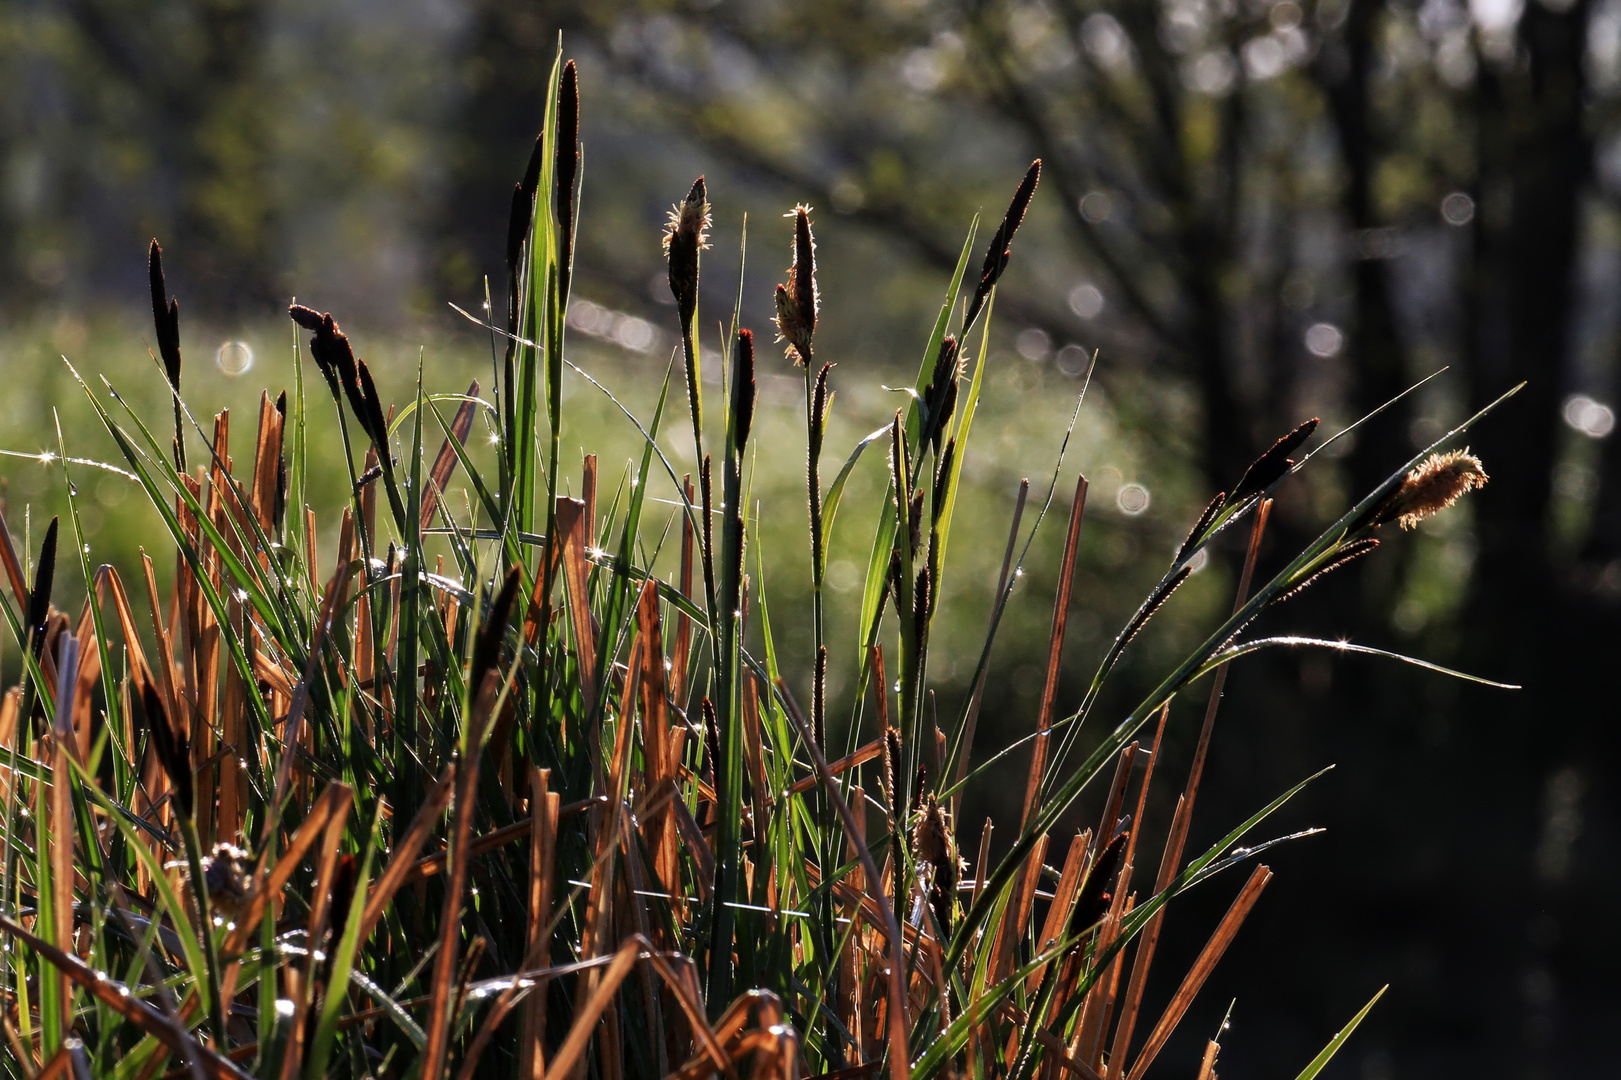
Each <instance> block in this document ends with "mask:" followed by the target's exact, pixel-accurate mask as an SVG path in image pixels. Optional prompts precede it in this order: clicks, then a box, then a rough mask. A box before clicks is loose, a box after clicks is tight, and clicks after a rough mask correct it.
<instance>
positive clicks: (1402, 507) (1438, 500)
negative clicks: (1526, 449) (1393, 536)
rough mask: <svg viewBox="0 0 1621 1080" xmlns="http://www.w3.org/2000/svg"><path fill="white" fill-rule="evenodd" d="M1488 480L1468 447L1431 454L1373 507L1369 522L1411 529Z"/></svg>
mask: <svg viewBox="0 0 1621 1080" xmlns="http://www.w3.org/2000/svg"><path fill="white" fill-rule="evenodd" d="M1488 479H1490V477H1488V476H1487V475H1486V469H1485V467H1484V466H1482V465H1481V463H1480V459H1479V458H1477V457H1475V456H1474V455H1473V454H1471V453H1470V452H1469V450H1468V449H1467V448H1465V449H1463V450H1453V451H1451V452H1449V453H1445V454H1431V455H1430V456H1429V457H1427V458H1425V459H1424V461H1423V462H1422V463H1421V464H1420V465H1419V466H1418V468H1416V469H1414V470H1413V471H1412V472H1410V473H1408V474H1407V477H1406V479H1404V480H1403V481H1402V482H1401V484H1400V486H1398V487H1397V488H1396V490H1395V491H1392V492H1391V493H1390V494H1389V495H1387V496H1386V497H1385V499H1384V501H1383V502H1381V503H1380V504H1379V505H1378V506H1377V507H1375V508H1374V510H1373V512H1372V515H1371V520H1370V521H1369V522H1368V525H1369V526H1371V527H1373V528H1377V527H1379V526H1380V525H1385V524H1388V523H1389V522H1392V521H1394V522H1397V523H1398V524H1400V525H1401V527H1402V528H1404V529H1411V528H1413V527H1414V526H1416V525H1417V524H1418V523H1419V522H1421V521H1423V520H1424V519H1425V518H1428V517H1433V516H1434V515H1436V514H1439V513H1440V512H1441V511H1442V510H1445V509H1446V508H1447V507H1449V506H1451V505H1452V504H1453V503H1455V502H1457V501H1458V500H1459V499H1460V498H1462V497H1463V496H1464V495H1467V494H1468V493H1469V492H1471V491H1473V490H1475V489H1476V488H1481V487H1485V486H1486V481H1487V480H1488Z"/></svg>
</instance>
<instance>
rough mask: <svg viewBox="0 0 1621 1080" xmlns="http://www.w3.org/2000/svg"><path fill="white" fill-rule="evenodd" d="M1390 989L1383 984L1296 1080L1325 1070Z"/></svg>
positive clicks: (1304, 1078)
mask: <svg viewBox="0 0 1621 1080" xmlns="http://www.w3.org/2000/svg"><path fill="white" fill-rule="evenodd" d="M1389 989H1390V987H1389V986H1388V985H1386V986H1381V987H1380V988H1379V992H1378V993H1377V994H1375V995H1373V998H1372V999H1371V1000H1370V1001H1369V1002H1368V1003H1367V1004H1366V1005H1364V1006H1362V1009H1361V1011H1360V1012H1358V1013H1357V1014H1356V1015H1355V1016H1353V1017H1351V1020H1350V1023H1348V1024H1346V1025H1345V1026H1344V1027H1343V1028H1341V1029H1340V1033H1339V1034H1338V1035H1336V1036H1334V1037H1333V1038H1332V1039H1330V1040H1329V1041H1328V1045H1327V1046H1325V1047H1323V1049H1322V1052H1321V1053H1319V1054H1318V1055H1317V1056H1316V1057H1314V1058H1312V1059H1311V1064H1310V1065H1307V1066H1306V1067H1305V1068H1304V1069H1302V1070H1301V1071H1300V1075H1299V1076H1297V1077H1295V1080H1314V1077H1316V1075H1317V1074H1318V1073H1320V1072H1322V1071H1323V1066H1325V1065H1327V1064H1328V1063H1329V1061H1330V1060H1331V1059H1332V1058H1333V1057H1334V1055H1335V1054H1337V1053H1339V1050H1340V1047H1342V1046H1344V1045H1345V1040H1347V1039H1349V1038H1350V1037H1351V1033H1352V1032H1353V1031H1355V1030H1356V1029H1357V1025H1358V1024H1360V1023H1362V1020H1363V1018H1364V1017H1365V1016H1367V1015H1368V1013H1369V1012H1371V1011H1372V1009H1373V1007H1374V1005H1376V1004H1378V1002H1379V999H1380V998H1382V997H1384V996H1385V991H1386V990H1389Z"/></svg>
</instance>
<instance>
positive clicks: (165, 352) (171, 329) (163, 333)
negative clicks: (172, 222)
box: [146, 240, 180, 391]
mask: <svg viewBox="0 0 1621 1080" xmlns="http://www.w3.org/2000/svg"><path fill="white" fill-rule="evenodd" d="M146 272H147V282H148V284H149V285H150V286H151V288H152V328H153V330H154V331H155V332H156V334H157V339H158V356H159V357H160V358H161V359H162V360H163V373H164V375H165V376H167V378H168V380H169V387H170V389H172V390H175V391H178V390H179V389H180V301H178V300H175V299H172V298H170V297H169V294H168V290H167V289H166V288H165V286H164V283H163V249H162V248H161V247H159V246H158V242H157V241H156V240H154V241H152V246H151V247H150V248H148V249H147V259H146Z"/></svg>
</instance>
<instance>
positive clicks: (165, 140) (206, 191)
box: [67, 0, 281, 310]
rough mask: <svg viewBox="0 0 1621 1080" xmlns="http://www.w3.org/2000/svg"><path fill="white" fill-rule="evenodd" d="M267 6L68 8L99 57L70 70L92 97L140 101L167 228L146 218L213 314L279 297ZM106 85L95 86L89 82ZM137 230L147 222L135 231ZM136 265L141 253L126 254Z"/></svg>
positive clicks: (232, 1)
mask: <svg viewBox="0 0 1621 1080" xmlns="http://www.w3.org/2000/svg"><path fill="white" fill-rule="evenodd" d="M269 8H270V4H269V2H268V0H190V2H184V3H182V2H174V0H171V2H170V3H166V4H163V5H160V6H159V9H158V10H153V8H152V6H151V5H146V4H139V3H129V2H125V0H70V2H69V3H68V5H67V12H68V14H69V15H70V17H71V19H72V21H73V26H74V28H75V29H76V30H77V31H78V35H79V38H80V40H81V41H82V44H83V46H84V47H85V48H86V49H87V50H88V51H89V52H90V53H91V54H92V56H93V58H94V60H96V61H98V62H97V63H94V64H92V65H89V66H82V67H81V68H79V69H75V70H74V72H73V75H74V76H75V82H76V83H81V82H82V83H83V85H78V86H76V87H75V90H76V91H77V92H78V93H79V94H81V95H83V96H84V97H85V99H86V108H87V110H88V111H89V113H90V114H91V115H92V116H96V115H98V113H99V108H98V103H97V102H96V100H95V95H96V94H97V93H98V92H103V93H105V92H109V91H110V92H119V93H123V94H129V95H133V96H134V98H135V99H136V100H137V101H138V102H139V105H140V112H141V115H142V117H143V122H144V123H146V124H147V125H149V126H150V130H149V132H148V134H147V136H146V141H147V143H148V145H150V146H151V147H153V148H154V149H155V151H156V153H157V156H158V159H157V160H155V161H153V162H152V163H151V166H150V167H151V168H152V170H153V171H154V173H155V174H156V176H157V178H158V182H159V184H160V186H161V188H164V189H167V190H162V191H160V196H159V198H160V205H161V204H163V203H167V204H168V212H169V214H170V220H168V221H167V222H165V221H155V222H151V223H150V225H151V226H152V227H153V228H154V230H155V231H161V232H163V233H165V234H166V235H162V236H160V237H159V239H160V240H161V242H162V243H163V244H164V246H165V247H166V248H171V249H173V252H174V257H173V259H172V260H171V267H172V269H171V272H172V273H174V275H175V276H176V277H177V278H178V279H179V280H180V282H182V283H183V286H184V289H185V291H186V293H187V294H188V298H195V300H196V301H197V302H200V303H202V304H204V305H206V306H208V307H210V308H213V309H215V310H220V309H224V310H237V309H242V308H245V307H250V306H257V305H260V304H264V303H266V302H269V301H271V300H275V299H281V295H280V294H281V290H280V289H279V288H278V287H277V283H276V282H275V281H274V280H273V278H272V273H271V269H270V268H271V266H272V265H273V263H274V259H273V258H272V252H271V243H272V241H271V225H272V221H271V210H272V206H273V198H272V193H271V192H270V190H269V187H270V185H269V168H268V166H269V162H270V158H271V154H272V153H273V150H274V147H272V146H271V145H270V144H269V140H270V134H271V133H270V126H271V125H270V120H271V117H272V116H273V114H272V112H271V109H270V101H269V100H268V95H267V94H266V93H265V87H264V85H263V84H262V81H261V79H262V75H263V65H264V60H265V56H264V51H265V45H266V37H267V29H268V26H267V21H268V16H269ZM98 75H99V76H100V77H102V78H108V79H110V80H112V82H113V84H114V86H113V87H103V86H102V85H100V84H99V82H98V80H97V76H98ZM143 224H146V223H143ZM132 260H134V261H138V256H132Z"/></svg>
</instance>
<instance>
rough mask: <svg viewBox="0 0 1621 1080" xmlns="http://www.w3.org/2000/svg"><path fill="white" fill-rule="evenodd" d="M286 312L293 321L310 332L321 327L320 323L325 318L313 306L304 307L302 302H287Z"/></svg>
mask: <svg viewBox="0 0 1621 1080" xmlns="http://www.w3.org/2000/svg"><path fill="white" fill-rule="evenodd" d="M287 314H288V315H289V316H290V317H291V318H292V320H293V321H294V322H295V323H297V324H298V325H299V326H302V327H303V328H304V329H306V330H308V331H309V332H310V333H312V334H313V333H315V332H316V331H318V330H320V329H321V323H322V321H323V320H324V319H325V316H324V315H322V314H321V312H319V311H316V310H315V309H314V308H309V307H305V306H304V305H303V304H289V305H288V306H287Z"/></svg>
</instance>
